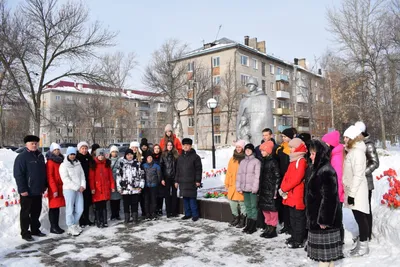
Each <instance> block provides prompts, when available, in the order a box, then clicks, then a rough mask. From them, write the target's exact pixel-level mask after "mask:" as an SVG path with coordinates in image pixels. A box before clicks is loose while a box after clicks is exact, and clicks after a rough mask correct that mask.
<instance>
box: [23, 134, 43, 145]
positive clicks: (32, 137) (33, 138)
mask: <svg viewBox="0 0 400 267" xmlns="http://www.w3.org/2000/svg"><path fill="white" fill-rule="evenodd" d="M39 141H40V138H39V137H37V136H36V135H27V136H25V137H24V143H25V144H26V143H28V142H39Z"/></svg>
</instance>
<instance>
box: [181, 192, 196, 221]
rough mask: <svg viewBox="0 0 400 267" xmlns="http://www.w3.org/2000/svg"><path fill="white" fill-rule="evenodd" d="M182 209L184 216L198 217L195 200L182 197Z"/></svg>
mask: <svg viewBox="0 0 400 267" xmlns="http://www.w3.org/2000/svg"><path fill="white" fill-rule="evenodd" d="M183 208H184V209H185V216H189V217H190V216H192V217H197V218H198V217H199V210H198V208H197V198H195V197H184V198H183Z"/></svg>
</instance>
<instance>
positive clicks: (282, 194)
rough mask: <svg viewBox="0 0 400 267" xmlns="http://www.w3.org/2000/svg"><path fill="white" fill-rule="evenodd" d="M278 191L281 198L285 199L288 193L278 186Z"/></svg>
mask: <svg viewBox="0 0 400 267" xmlns="http://www.w3.org/2000/svg"><path fill="white" fill-rule="evenodd" d="M278 193H279V195H280V196H281V197H282V198H283V199H287V195H288V194H287V193H286V192H283V191H282V189H280V188H279V190H278Z"/></svg>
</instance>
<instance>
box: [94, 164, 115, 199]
mask: <svg viewBox="0 0 400 267" xmlns="http://www.w3.org/2000/svg"><path fill="white" fill-rule="evenodd" d="M94 161H95V168H90V170H89V183H90V188H91V190H94V194H92V201H93V202H99V201H103V200H110V197H111V189H115V185H114V178H113V174H112V170H111V166H108V164H111V162H109V160H102V161H100V160H98V159H97V158H95V159H94Z"/></svg>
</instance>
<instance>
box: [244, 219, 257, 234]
mask: <svg viewBox="0 0 400 267" xmlns="http://www.w3.org/2000/svg"><path fill="white" fill-rule="evenodd" d="M256 231H257V221H256V220H253V219H250V226H249V229H247V232H246V234H249V235H251V234H252V233H254V232H256Z"/></svg>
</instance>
